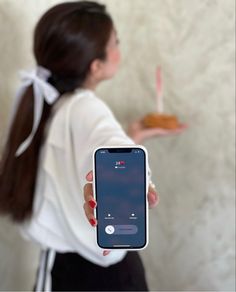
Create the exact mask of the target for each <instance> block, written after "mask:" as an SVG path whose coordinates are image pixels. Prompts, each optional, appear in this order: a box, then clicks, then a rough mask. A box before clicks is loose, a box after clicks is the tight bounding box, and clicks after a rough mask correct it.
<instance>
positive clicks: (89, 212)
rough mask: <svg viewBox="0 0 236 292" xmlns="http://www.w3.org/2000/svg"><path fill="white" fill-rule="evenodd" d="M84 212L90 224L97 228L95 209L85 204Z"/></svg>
mask: <svg viewBox="0 0 236 292" xmlns="http://www.w3.org/2000/svg"><path fill="white" fill-rule="evenodd" d="M84 212H85V215H86V217H87V219H88V221H89V223H90V224H91V225H92V226H96V225H97V220H96V219H95V217H94V213H93V209H92V208H91V207H90V206H89V205H88V203H84Z"/></svg>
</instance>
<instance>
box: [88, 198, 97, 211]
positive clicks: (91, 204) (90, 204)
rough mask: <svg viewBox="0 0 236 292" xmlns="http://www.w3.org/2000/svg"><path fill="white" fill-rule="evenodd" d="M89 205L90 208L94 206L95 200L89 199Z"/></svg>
mask: <svg viewBox="0 0 236 292" xmlns="http://www.w3.org/2000/svg"><path fill="white" fill-rule="evenodd" d="M89 206H90V207H91V208H92V209H94V208H95V206H96V202H94V201H93V200H90V201H89Z"/></svg>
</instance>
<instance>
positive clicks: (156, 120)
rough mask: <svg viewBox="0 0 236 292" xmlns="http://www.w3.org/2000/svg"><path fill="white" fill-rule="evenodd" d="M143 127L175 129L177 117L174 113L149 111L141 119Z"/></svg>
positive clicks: (177, 123) (177, 122)
mask: <svg viewBox="0 0 236 292" xmlns="http://www.w3.org/2000/svg"><path fill="white" fill-rule="evenodd" d="M142 124H143V126H144V127H145V128H163V129H176V128H178V127H179V121H178V118H177V117H176V116H175V115H167V114H159V113H149V114H147V115H146V116H145V117H144V118H143V119H142Z"/></svg>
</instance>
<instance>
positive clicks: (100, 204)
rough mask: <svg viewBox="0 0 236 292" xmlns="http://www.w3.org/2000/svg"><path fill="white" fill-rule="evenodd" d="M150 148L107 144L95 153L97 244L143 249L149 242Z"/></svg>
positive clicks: (107, 246) (94, 188) (94, 185)
mask: <svg viewBox="0 0 236 292" xmlns="http://www.w3.org/2000/svg"><path fill="white" fill-rule="evenodd" d="M147 155H148V154H147V150H146V149H145V147H143V146H139V145H134V146H130V147H129V146H112V147H111V146H107V147H106V146H104V147H99V148H97V149H95V151H94V153H93V169H94V183H93V191H94V195H95V199H96V201H97V207H96V210H95V216H96V219H97V220H98V225H97V227H96V237H97V244H98V245H99V246H100V247H101V248H104V249H128V250H139V249H143V248H145V247H146V246H147V244H148V214H147V212H148V202H147V192H148V184H147V161H148V157H147Z"/></svg>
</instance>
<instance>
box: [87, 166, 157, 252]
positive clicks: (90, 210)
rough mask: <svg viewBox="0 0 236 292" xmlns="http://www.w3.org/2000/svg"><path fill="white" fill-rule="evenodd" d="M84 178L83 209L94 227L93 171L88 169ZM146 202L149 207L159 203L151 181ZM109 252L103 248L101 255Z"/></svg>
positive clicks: (95, 222)
mask: <svg viewBox="0 0 236 292" xmlns="http://www.w3.org/2000/svg"><path fill="white" fill-rule="evenodd" d="M86 179H87V181H88V183H87V184H86V185H85V186H84V200H85V203H84V211H85V215H86V217H87V219H88V221H89V222H90V224H91V225H92V226H93V227H95V226H96V225H97V220H96V218H95V217H94V209H95V208H96V206H97V203H96V201H95V199H94V195H93V186H92V183H91V182H92V181H93V172H92V171H90V172H89V173H88V174H87V175H86ZM148 203H149V208H153V207H155V206H156V205H157V204H158V203H159V196H158V194H157V192H156V190H155V185H153V184H152V183H151V184H150V185H149V189H148ZM109 253H110V251H108V250H104V251H103V255H104V256H105V255H108V254H109Z"/></svg>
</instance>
